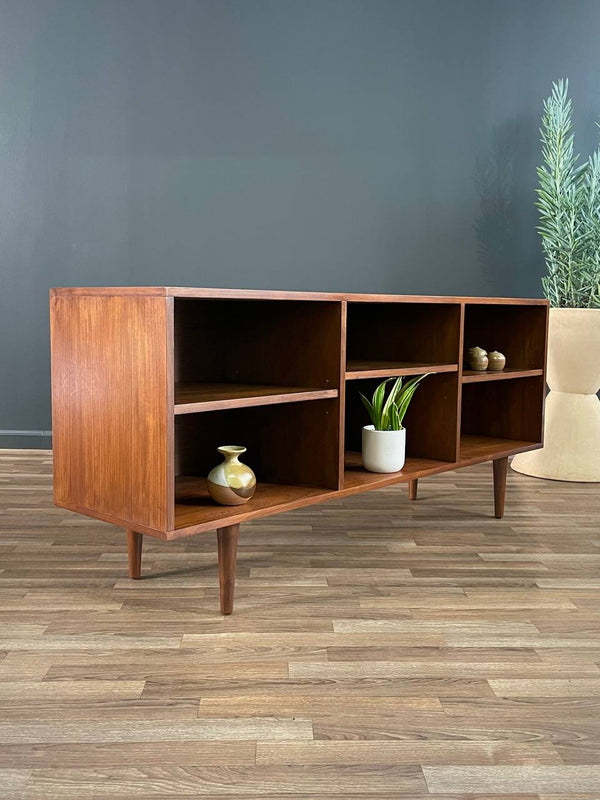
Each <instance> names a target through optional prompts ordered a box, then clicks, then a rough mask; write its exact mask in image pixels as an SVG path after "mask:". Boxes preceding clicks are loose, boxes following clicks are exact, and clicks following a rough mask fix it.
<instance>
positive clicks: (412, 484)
mask: <svg viewBox="0 0 600 800" xmlns="http://www.w3.org/2000/svg"><path fill="white" fill-rule="evenodd" d="M418 485H419V479H418V478H415V479H414V480H412V481H409V482H408V499H409V500H416V499H417V487H418Z"/></svg>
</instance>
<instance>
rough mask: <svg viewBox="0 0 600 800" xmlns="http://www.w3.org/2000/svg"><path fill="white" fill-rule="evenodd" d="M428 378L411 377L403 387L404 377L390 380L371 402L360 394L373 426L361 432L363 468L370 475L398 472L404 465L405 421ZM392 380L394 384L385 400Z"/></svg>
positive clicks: (368, 426)
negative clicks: (413, 400) (421, 385)
mask: <svg viewBox="0 0 600 800" xmlns="http://www.w3.org/2000/svg"><path fill="white" fill-rule="evenodd" d="M427 374H430V373H427ZM426 377H427V375H421V376H420V377H419V378H412V379H411V380H410V381H408V382H407V383H406V384H404V386H403V385H402V378H395V379H394V378H388V379H387V380H385V381H383V383H380V384H379V386H378V387H377V388H376V389H375V391H374V392H373V397H372V398H371V400H368V399H367V398H366V397H365V396H364V394H362V393H361V395H360V397H361V400H362V402H363V405H364V407H365V408H366V409H367V412H368V414H369V417H370V419H371V424H370V425H365V426H364V427H363V430H362V458H363V466H364V467H365V469H368V470H369V472H399V471H400V470H401V469H402V467H403V466H404V460H405V453H406V429H405V428H404V427H403V426H402V422H403V421H404V415H405V414H406V411H407V409H408V406H409V404H410V401H411V400H412V397H413V395H414V393H415V392H416V390H417V388H418V386H419V384H420V382H421V381H422V380H423V378H426ZM390 381H394V384H393V385H392V387H391V389H390V391H389V393H388V395H387V397H386V390H387V385H388V383H390Z"/></svg>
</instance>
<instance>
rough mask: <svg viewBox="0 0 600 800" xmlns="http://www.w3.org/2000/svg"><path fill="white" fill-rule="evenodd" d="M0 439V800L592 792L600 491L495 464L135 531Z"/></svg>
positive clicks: (41, 456) (599, 700)
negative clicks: (233, 570)
mask: <svg viewBox="0 0 600 800" xmlns="http://www.w3.org/2000/svg"><path fill="white" fill-rule="evenodd" d="M51 471H52V462H51V454H50V453H47V452H40V451H38V452H31V451H0V797H1V798H2V800H14V799H15V798H18V800H42V799H44V798H48V800H57V799H58V798H61V800H62V798H72V799H73V800H99V799H100V798H119V800H127V799H128V798H130V799H131V800H134V798H135V799H136V800H140V799H142V798H143V799H144V800H145V799H146V798H150V800H167V798H169V800H176V799H177V798H190V797H202V798H204V800H216V799H217V798H239V800H251V798H252V800H254V799H255V798H268V800H284V798H285V799H286V800H317V798H319V799H320V800H341V798H351V800H379V798H382V799H383V800H400V798H403V799H404V800H406V799H407V798H411V800H423V799H424V798H438V799H439V800H498V798H501V797H507V798H510V799H511V800H567V799H568V800H584V799H585V800H592V798H593V800H598V798H600V602H599V601H600V487H599V486H598V485H594V484H566V483H557V482H552V481H540V480H536V479H533V478H527V477H525V476H523V475H518V474H516V473H514V472H511V471H509V477H508V493H507V502H506V516H505V518H504V519H503V520H496V519H494V518H493V492H492V468H491V465H490V464H483V465H479V466H476V467H471V468H468V469H465V470H462V471H461V472H458V473H452V472H450V473H445V474H442V475H438V476H435V477H432V478H429V479H427V480H424V481H421V482H420V485H419V500H417V501H416V502H412V503H410V502H409V501H408V499H407V488H406V486H404V485H403V486H399V487H391V488H386V489H382V490H380V491H376V492H372V493H370V494H367V495H359V496H355V497H348V498H345V499H339V500H336V501H334V502H330V503H328V504H326V505H322V506H310V507H308V508H304V509H300V510H297V511H293V512H289V513H287V514H285V515H281V516H276V517H272V518H268V519H261V520H256V521H253V522H250V523H248V524H246V525H244V526H242V535H241V538H240V548H239V567H238V574H239V579H238V584H237V592H236V606H235V611H234V614H233V615H232V616H231V617H222V616H221V615H220V614H219V612H218V586H217V570H216V541H215V536H214V534H212V533H211V534H202V535H199V536H197V537H194V538H191V539H186V540H183V541H179V542H173V543H163V542H160V541H156V540H153V539H150V538H147V539H146V541H145V548H144V561H143V567H142V578H143V579H142V580H141V581H139V582H133V581H130V580H129V579H128V578H127V577H126V569H127V555H126V537H125V532H124V531H122V530H120V529H117V528H114V527H112V526H110V525H106V524H103V523H100V522H96V521H94V520H91V519H87V518H85V517H80V516H77V515H75V514H71V513H69V512H67V511H64V510H61V509H58V508H54V507H53V506H52V496H51Z"/></svg>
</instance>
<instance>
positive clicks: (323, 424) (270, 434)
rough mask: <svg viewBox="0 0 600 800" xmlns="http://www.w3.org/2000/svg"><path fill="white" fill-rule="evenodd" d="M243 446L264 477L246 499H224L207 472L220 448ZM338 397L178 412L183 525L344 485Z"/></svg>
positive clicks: (178, 503)
mask: <svg viewBox="0 0 600 800" xmlns="http://www.w3.org/2000/svg"><path fill="white" fill-rule="evenodd" d="M224 444H237V445H243V446H244V447H246V448H247V453H246V454H245V455H244V456H243V461H244V462H245V463H247V464H248V466H250V467H251V468H252V469H253V470H254V472H255V474H256V478H257V489H256V493H255V494H254V496H253V497H252V498H251V499H250V500H249V501H248V502H247V503H245V504H244V505H242V506H234V507H231V506H227V507H224V506H219V505H216V504H215V503H214V502H213V501H212V500H211V499H210V497H209V495H208V492H207V489H206V476H207V475H208V473H209V472H210V470H211V469H212V468H213V467H214V466H215V465H216V464H217V463H218V462H219V460H220V458H221V456H220V455H219V453H218V452H217V448H218V447H219V446H221V445H224ZM338 453H339V400H338V399H337V398H332V399H324V400H315V401H314V402H310V403H291V404H286V405H271V406H254V407H250V408H235V409H227V410H218V411H207V412H206V413H203V414H183V415H180V416H177V417H176V418H175V475H176V478H175V527H176V528H182V527H188V526H192V525H200V524H203V523H208V522H210V521H211V520H219V519H223V518H230V517H232V516H235V515H236V514H242V515H246V516H247V515H248V514H250V515H251V514H252V512H253V511H258V510H261V509H266V508H272V507H277V506H280V505H283V506H285V505H286V504H287V503H290V502H298V501H299V502H300V504H302V500H303V499H308V498H311V497H314V496H317V495H320V494H326V493H327V492H331V491H332V490H336V489H338V488H339V487H340V464H339V458H338Z"/></svg>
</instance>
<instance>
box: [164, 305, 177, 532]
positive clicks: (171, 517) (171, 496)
mask: <svg viewBox="0 0 600 800" xmlns="http://www.w3.org/2000/svg"><path fill="white" fill-rule="evenodd" d="M165 321H166V329H167V330H166V351H167V352H166V371H167V385H166V390H167V401H166V409H167V420H166V430H165V435H166V464H165V467H166V471H167V528H168V529H169V530H173V529H174V528H175V298H173V297H167V298H166V315H165Z"/></svg>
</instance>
